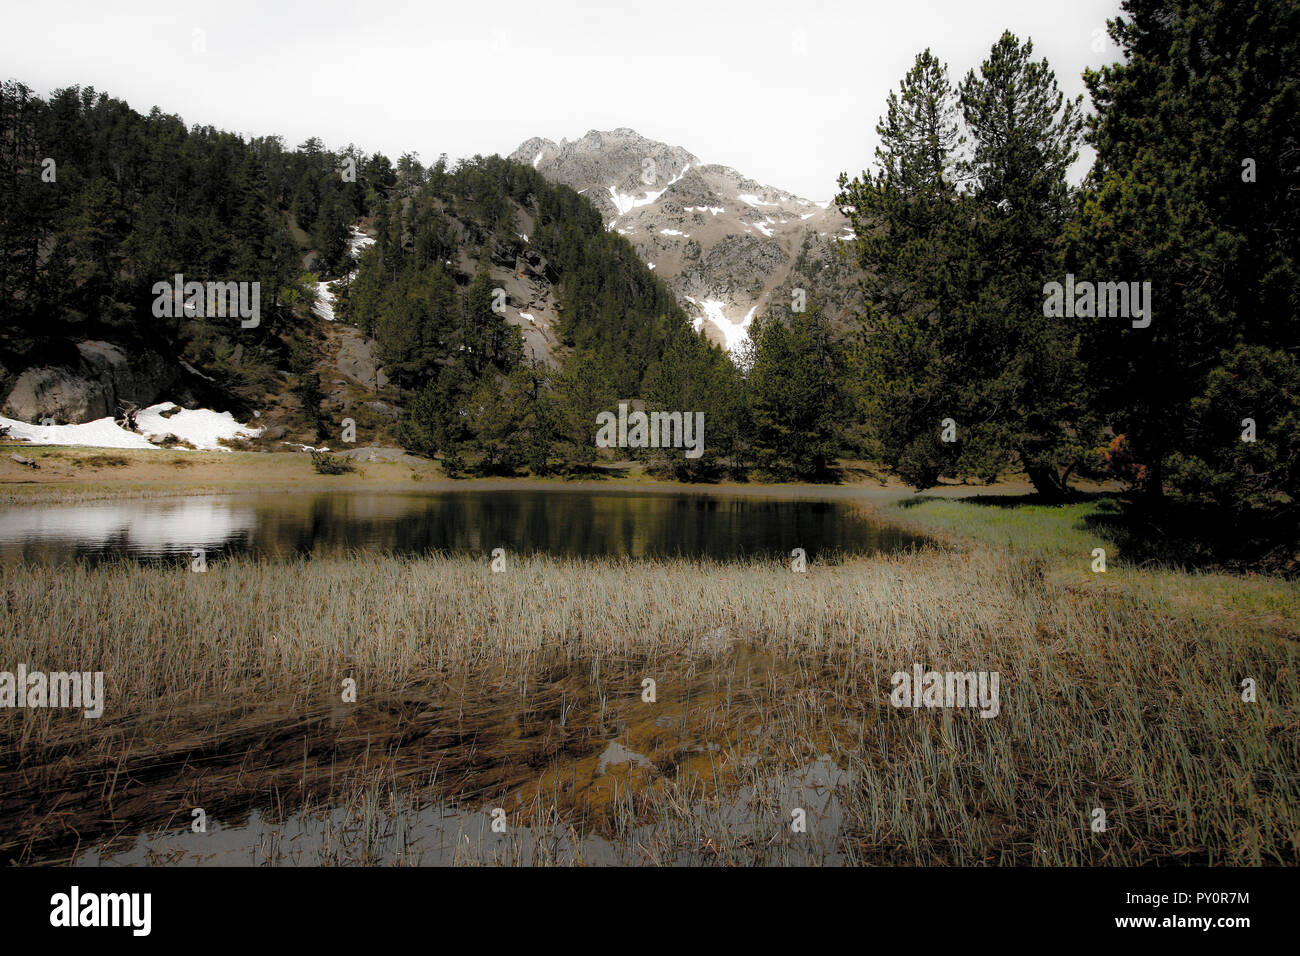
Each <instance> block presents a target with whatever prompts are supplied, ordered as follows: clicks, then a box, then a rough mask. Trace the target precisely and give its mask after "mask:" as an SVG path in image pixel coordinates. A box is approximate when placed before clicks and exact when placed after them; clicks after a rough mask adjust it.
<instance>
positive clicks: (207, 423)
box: [0, 402, 262, 451]
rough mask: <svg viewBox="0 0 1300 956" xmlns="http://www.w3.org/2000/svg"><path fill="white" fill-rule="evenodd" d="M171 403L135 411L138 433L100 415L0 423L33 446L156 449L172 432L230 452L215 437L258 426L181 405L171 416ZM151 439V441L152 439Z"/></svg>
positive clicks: (254, 431)
mask: <svg viewBox="0 0 1300 956" xmlns="http://www.w3.org/2000/svg"><path fill="white" fill-rule="evenodd" d="M177 407H178V406H176V405H173V404H172V403H171V402H162V403H160V404H158V405H150V406H149V407H148V408H146V409H145V410H144V411H141V412H138V413H136V417H135V421H136V425H137V426H138V427H139V429H140V433H139V434H137V433H136V432H132V431H127V430H126V429H125V428H123V427H122V426H121V425H119V424H117V422H115V421H114V420H113V419H112V418H100V419H97V420H96V421H93V422H83V423H81V424H79V425H29V424H28V423H27V422H19V421H14V420H13V419H10V418H0V425H6V426H8V428H9V436H10V437H11V438H21V439H25V440H26V441H27V442H28V443H29V444H32V445H70V446H79V447H85V448H151V449H152V448H157V447H158V446H157V445H156V444H154V441H162V440H163V438H164V437H166V436H167V435H175V436H176V437H177V438H179V439H180V440H181V441H186V442H189V443H190V444H191V445H193V446H194V447H195V448H198V449H201V450H204V451H229V450H230V449H228V448H224V447H223V446H222V445H220V444H218V439H222V438H226V439H232V438H256V437H257V436H258V435H260V434H262V429H260V428H249V427H248V426H247V425H241V424H239V422H237V421H235V417H234V416H233V415H231V414H230V412H214V411H211V410H210V409H207V408H196V409H184V408H182V409H181V410H180V411H178V412H177V413H176V414H175V415H172V416H171V417H170V418H164V417H163V415H162V413H163V412H165V411H167V410H168V409H172V408H177ZM150 439H153V440H154V441H151V440H150Z"/></svg>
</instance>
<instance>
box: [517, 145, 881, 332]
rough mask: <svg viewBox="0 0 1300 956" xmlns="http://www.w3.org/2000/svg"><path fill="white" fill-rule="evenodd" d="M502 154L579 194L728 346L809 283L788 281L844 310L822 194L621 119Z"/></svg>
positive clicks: (826, 306) (838, 313)
mask: <svg viewBox="0 0 1300 956" xmlns="http://www.w3.org/2000/svg"><path fill="white" fill-rule="evenodd" d="M509 158H510V159H512V160H514V161H516V162H519V163H527V164H529V165H531V166H533V168H534V169H537V170H538V171H539V172H540V173H542V174H543V175H544V176H546V177H547V178H548V179H551V180H553V181H555V182H560V183H564V184H566V185H568V186H571V187H572V188H574V189H575V190H577V191H578V192H580V193H582V194H583V195H584V196H586V197H587V198H588V199H589V200H590V201H591V202H592V204H593V205H595V206H596V208H597V209H599V210H600V212H601V215H602V216H603V217H604V219H605V224H606V228H608V229H612V230H616V231H617V232H618V233H619V234H620V235H622V236H624V237H626V238H627V239H628V240H629V241H630V242H631V243H632V244H633V245H634V246H635V247H636V250H637V253H638V255H640V257H641V258H642V259H643V260H644V261H645V262H646V264H647V265H649V266H650V267H651V268H652V269H654V270H655V273H656V274H657V275H659V276H660V277H661V278H662V279H664V281H665V282H667V283H668V285H669V287H670V288H671V289H672V290H673V293H674V295H675V296H676V297H677V300H678V301H679V302H680V303H681V304H682V307H683V308H684V309H686V310H687V312H688V313H689V314H690V315H691V317H692V319H693V321H694V324H695V326H696V328H697V329H703V330H704V332H705V334H706V335H707V336H708V337H709V338H710V339H711V340H712V341H714V342H717V343H718V344H719V345H722V346H724V347H726V348H727V349H728V350H732V351H734V350H736V349H739V348H740V347H741V346H742V345H743V343H744V342H745V341H746V339H747V330H748V328H749V325H750V323H751V322H752V321H753V319H754V317H755V315H757V314H761V313H762V312H763V311H765V310H766V309H767V307H768V306H769V305H772V304H775V303H779V302H781V301H782V300H784V301H785V304H786V305H787V306H788V304H789V299H788V294H789V292H790V291H791V289H792V287H793V283H795V282H799V283H803V282H805V281H806V282H807V283H808V284H809V285H810V286H811V287H805V286H804V285H798V286H797V287H799V288H805V292H806V295H807V298H808V300H809V304H810V305H820V306H821V307H822V308H823V310H824V311H825V312H827V313H828V314H829V316H830V317H831V318H832V319H833V320H835V319H839V320H841V321H842V320H844V319H846V318H847V317H848V314H849V313H850V312H851V311H852V309H853V305H854V296H855V294H856V287H855V284H854V283H853V281H852V278H851V276H850V275H849V273H848V270H846V269H843V268H838V267H837V266H838V265H839V264H840V263H841V262H842V261H843V259H842V257H840V256H838V255H836V254H835V252H836V248H835V247H836V245H837V244H838V243H840V242H842V241H844V240H847V239H851V238H852V233H851V232H849V231H848V228H847V220H846V218H845V217H844V215H843V214H842V213H841V212H840V210H838V209H836V208H834V207H833V206H832V205H831V203H830V201H829V200H825V201H821V202H816V201H813V200H809V199H804V198H802V197H799V196H795V195H793V194H791V193H788V192H786V191H784V190H781V189H778V188H776V187H773V186H767V185H764V184H762V183H759V182H756V181H755V180H752V179H749V178H748V177H746V176H744V175H743V174H741V173H739V172H737V171H736V170H734V169H732V168H731V167H729V166H722V165H718V164H713V163H703V162H701V161H700V159H699V158H698V157H697V156H695V155H694V154H693V153H691V152H689V151H687V150H685V149H683V148H682V147H680V146H672V145H669V144H667V143H662V142H658V141H656V140H652V139H648V138H647V137H644V136H642V135H641V134H639V133H637V132H636V131H635V130H632V129H629V128H626V127H620V128H618V129H615V130H609V131H600V130H591V131H589V132H588V133H586V134H585V135H584V136H582V137H581V138H579V139H576V140H572V141H570V140H561V141H560V142H559V143H556V142H554V141H552V140H549V139H544V138H542V137H536V136H535V137H533V138H531V139H528V140H525V141H524V142H523V143H521V144H520V146H519V147H518V149H516V150H515V151H514V152H513V153H511V155H510V157H509ZM827 270H829V271H827ZM796 272H797V273H798V275H796V274H795V273H796Z"/></svg>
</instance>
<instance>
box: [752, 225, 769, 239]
mask: <svg viewBox="0 0 1300 956" xmlns="http://www.w3.org/2000/svg"><path fill="white" fill-rule="evenodd" d="M754 228H755V229H757V230H758V231H759V232H761V233H762V234H763V235H765V236H767V238H769V239H771V238H772V230H771V229H769V228H767V226H765V225H764V224H763V223H761V222H756V223H754Z"/></svg>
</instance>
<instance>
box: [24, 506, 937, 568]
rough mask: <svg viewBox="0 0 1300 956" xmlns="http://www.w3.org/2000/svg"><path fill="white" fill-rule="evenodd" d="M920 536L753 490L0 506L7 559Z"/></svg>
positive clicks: (729, 547)
mask: <svg viewBox="0 0 1300 956" xmlns="http://www.w3.org/2000/svg"><path fill="white" fill-rule="evenodd" d="M918 541H919V539H918V538H916V537H914V536H912V535H908V534H906V533H905V532H901V531H899V530H897V529H894V528H890V527H886V526H883V525H880V524H878V523H876V522H873V521H872V520H871V519H870V517H869V516H868V514H867V513H866V512H865V511H864V510H863V509H862V508H861V507H860V506H858V505H855V504H853V503H852V502H848V501H827V500H811V499H794V498H778V497H762V496H753V495H726V494H693V493H691V494H684V493H655V492H642V491H621V490H616V491H595V492H593V491H588V490H550V489H547V490H541V489H526V490H520V489H507V490H487V491H440V492H425V493H371V492H324V493H305V494H266V495H225V496H198V497H188V498H175V499H132V500H124V501H102V502H91V503H87V504H79V505H48V506H38V507H14V508H9V509H7V510H3V511H0V562H14V561H27V562H43V563H54V564H57V563H62V562H67V561H74V560H79V559H80V560H90V561H98V560H102V559H106V558H115V557H120V556H127V557H131V558H135V559H137V560H142V561H153V560H159V559H172V560H174V559H176V558H177V557H178V556H185V555H188V554H189V552H191V551H192V550H194V549H203V550H204V551H205V552H206V557H207V558H208V559H209V560H211V559H213V558H219V557H220V555H222V554H247V555H253V556H279V557H287V556H293V555H314V556H328V555H332V554H339V553H343V552H348V551H373V552H385V553H395V554H427V553H429V552H432V551H446V552H462V553H464V552H471V553H478V554H483V553H488V552H490V551H491V550H492V549H493V548H505V549H506V551H507V552H509V553H514V554H520V553H533V552H542V553H546V554H552V555H561V556H582V557H597V556H625V557H631V558H645V557H666V556H676V555H685V556H694V557H703V556H707V557H711V558H715V559H720V560H735V559H739V558H744V557H747V556H774V555H788V554H789V553H790V551H791V550H792V549H793V548H803V549H804V550H805V551H806V552H807V554H808V557H809V558H814V557H816V556H817V555H819V554H826V553H830V552H839V553H845V554H861V553H874V552H892V551H897V550H902V549H904V548H906V547H908V546H910V545H912V544H914V543H917V542H918Z"/></svg>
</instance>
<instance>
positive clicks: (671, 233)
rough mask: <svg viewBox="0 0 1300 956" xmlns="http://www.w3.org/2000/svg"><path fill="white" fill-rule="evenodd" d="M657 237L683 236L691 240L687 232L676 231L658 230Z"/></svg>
mask: <svg viewBox="0 0 1300 956" xmlns="http://www.w3.org/2000/svg"><path fill="white" fill-rule="evenodd" d="M659 235H661V236H685V237H686V238H687V239H689V238H691V234H690V233H688V232H678V231H677V230H676V229H660V230H659Z"/></svg>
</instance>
